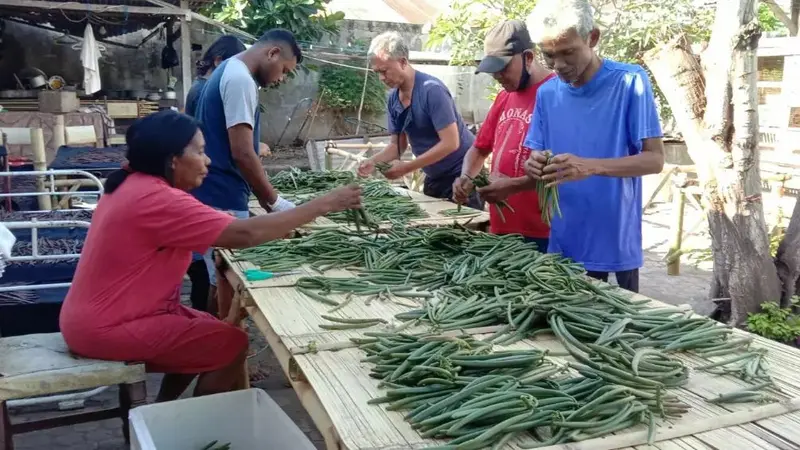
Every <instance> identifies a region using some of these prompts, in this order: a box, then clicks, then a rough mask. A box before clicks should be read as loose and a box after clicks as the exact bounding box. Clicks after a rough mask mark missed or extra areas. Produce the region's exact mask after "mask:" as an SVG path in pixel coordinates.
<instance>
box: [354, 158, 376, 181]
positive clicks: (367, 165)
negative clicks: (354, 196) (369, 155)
mask: <svg viewBox="0 0 800 450" xmlns="http://www.w3.org/2000/svg"><path fill="white" fill-rule="evenodd" d="M374 171H375V161H373V160H372V159H365V160H364V161H361V164H359V165H358V176H360V177H368V176H370V175H372V172H374Z"/></svg>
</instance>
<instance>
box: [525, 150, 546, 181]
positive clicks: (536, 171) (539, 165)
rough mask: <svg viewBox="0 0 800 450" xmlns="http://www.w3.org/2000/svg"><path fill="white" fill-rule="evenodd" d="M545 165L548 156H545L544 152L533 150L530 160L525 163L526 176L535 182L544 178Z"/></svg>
mask: <svg viewBox="0 0 800 450" xmlns="http://www.w3.org/2000/svg"><path fill="white" fill-rule="evenodd" d="M545 163H547V156H545V154H544V152H540V151H538V150H531V154H530V156H528V160H527V161H525V175H527V176H528V177H529V178H533V179H534V180H538V179H540V178H542V176H543V175H544V165H545Z"/></svg>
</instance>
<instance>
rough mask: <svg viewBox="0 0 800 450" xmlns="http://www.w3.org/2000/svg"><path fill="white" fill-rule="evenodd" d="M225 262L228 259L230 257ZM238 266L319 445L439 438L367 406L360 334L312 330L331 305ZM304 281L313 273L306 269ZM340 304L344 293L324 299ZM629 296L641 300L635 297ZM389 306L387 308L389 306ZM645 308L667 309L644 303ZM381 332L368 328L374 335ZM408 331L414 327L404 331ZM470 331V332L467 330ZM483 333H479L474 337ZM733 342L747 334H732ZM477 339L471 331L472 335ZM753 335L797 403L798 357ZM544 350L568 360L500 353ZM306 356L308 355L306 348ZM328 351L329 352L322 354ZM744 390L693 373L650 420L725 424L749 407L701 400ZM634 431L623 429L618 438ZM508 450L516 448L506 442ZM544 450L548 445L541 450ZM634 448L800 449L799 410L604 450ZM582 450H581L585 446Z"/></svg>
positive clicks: (370, 307)
mask: <svg viewBox="0 0 800 450" xmlns="http://www.w3.org/2000/svg"><path fill="white" fill-rule="evenodd" d="M225 257H226V258H227V259H228V260H229V261H231V255H230V253H226V254H225ZM248 264H249V263H246V262H231V267H232V270H231V271H229V273H228V274H227V276H228V279H229V280H230V281H231V282H232V283H234V285H237V284H238V285H241V286H242V287H244V288H246V289H247V292H248V294H249V296H250V299H251V304H250V307H249V308H248V310H249V311H250V312H251V315H252V316H253V319H254V321H255V323H256V324H257V326H258V327H259V329H260V331H262V332H263V333H264V334H265V336H266V337H267V341H268V342H269V345H270V347H272V348H273V350H274V351H275V352H276V355H278V359H279V361H280V362H281V365H282V367H283V368H284V370H285V371H286V372H287V374H288V375H289V376H290V378H291V379H292V384H293V386H294V387H295V389H296V390H297V392H298V395H299V396H300V398H301V401H303V404H304V407H305V408H306V410H307V411H308V412H309V414H310V415H311V416H312V419H313V420H314V422H315V423H316V424H317V426H318V428H319V429H320V431H321V432H322V434H323V436H325V438H326V445H327V446H328V448H330V449H340V448H341V449H350V450H379V449H380V450H393V449H398V450H399V449H408V448H411V449H416V448H425V447H429V446H434V445H436V444H437V442H438V441H435V440H431V439H424V438H422V437H421V436H420V435H419V434H418V433H416V432H415V431H414V430H413V429H412V428H411V427H410V426H409V424H408V423H406V422H405V421H404V420H403V415H402V413H395V412H390V411H386V410H385V408H383V407H382V406H374V405H369V404H367V401H368V400H370V399H372V398H376V397H379V396H382V395H383V394H382V390H381V389H379V388H378V383H377V380H374V379H372V378H370V377H369V376H368V373H369V370H370V368H371V365H370V364H367V363H362V362H361V358H363V356H364V355H363V354H362V352H361V351H360V350H359V349H357V348H355V347H353V346H352V344H350V343H349V339H350V337H356V336H360V335H361V334H362V333H363V331H365V330H348V331H326V330H322V329H320V328H319V325H320V324H322V323H328V322H327V321H325V320H324V319H322V318H321V317H320V315H321V314H327V313H328V312H329V310H330V309H331V308H332V307H331V306H328V305H324V304H322V303H319V302H317V301H315V300H312V299H311V298H309V297H307V296H306V295H304V294H302V293H300V292H298V291H297V290H296V289H294V288H293V287H291V284H292V283H293V282H294V281H296V277H295V279H294V280H293V279H292V278H290V277H283V278H276V279H272V280H268V281H260V282H243V281H242V280H244V279H245V278H244V276H243V272H244V270H246V269H247V268H249V267H250V266H248ZM306 272H308V273H309V274H312V273H313V274H315V275H316V273H314V272H312V271H311V270H310V269H306ZM325 275H326V276H348V275H352V272H349V271H347V270H337V271H329V272H326V274H325ZM329 297H330V298H332V299H335V300H337V301H344V296H338V295H331V296H329ZM636 297H637V298H644V297H642V296H639V295H636ZM395 300H396V301H395ZM651 305H652V306H653V307H659V308H660V307H670V305H666V304H664V303H661V302H659V301H656V300H651ZM414 307H417V305H415V304H414V301H413V300H410V299H406V298H403V299H389V300H381V301H375V300H373V301H371V302H367V301H366V298H365V297H354V298H353V300H351V301H350V302H349V303H348V304H347V305H346V306H344V307H343V308H341V309H339V310H338V311H336V312H334V313H332V314H335V315H339V316H340V317H348V318H382V319H384V320H386V321H389V322H391V321H392V319H393V316H394V315H395V314H397V313H399V312H402V311H406V310H408V309H410V308H414ZM385 326H386V325H380V326H377V327H374V328H372V329H370V330H372V331H380V330H381V327H385ZM409 331H415V330H409ZM467 331H468V332H470V331H472V332H477V331H478V330H467ZM483 331H484V332H485V331H486V330H483ZM735 333H737V334H740V335H749V333H745V332H743V331H738V330H737V331H735ZM483 336H484V335H483V334H475V337H477V338H481V337H483ZM749 336H750V337H753V338H754V341H753V344H752V348H765V349H767V350H768V354H767V361H768V362H769V367H770V373H771V374H772V376H773V378H774V380H775V383H776V385H777V386H778V387H779V388H780V389H781V391H782V395H783V398H784V399H787V400H791V399H797V398H800V350H798V349H795V348H791V347H787V346H784V345H781V344H778V343H776V342H773V341H770V340H767V339H764V338H761V337H758V336H753V335H749ZM526 347H528V348H530V347H535V348H539V349H549V350H551V354H555V355H556V356H551V358H552V359H553V360H554V361H556V362H558V361H561V362H565V361H567V360H569V358H568V357H564V356H558V355H564V354H565V352H564V348H563V347H562V345H561V343H560V342H559V341H558V340H557V339H556V338H555V337H554V336H552V335H548V334H545V335H541V336H539V337H537V338H536V339H534V340H525V341H522V342H520V343H517V344H514V345H512V346H510V347H509V348H526ZM309 349H313V350H312V351H309ZM331 349H333V350H331ZM673 356H675V357H678V358H679V359H681V360H683V361H684V362H685V363H686V365H687V367H689V368H693V367H696V366H698V365H701V364H703V363H706V362H707V360H705V359H703V358H701V357H699V356H697V355H694V354H688V353H676V354H673ZM744 386H745V383H744V382H743V381H741V380H739V379H737V378H734V377H731V376H720V375H712V374H709V373H707V372H700V371H695V370H692V372H691V375H690V377H689V381H688V383H687V384H686V385H685V386H683V387H681V388H678V389H671V390H670V391H671V392H673V393H675V394H677V395H678V396H679V397H680V398H681V400H683V401H684V402H685V403H687V404H688V405H690V406H691V409H690V411H689V412H688V413H686V414H685V415H684V416H682V417H681V418H679V419H675V420H674V421H671V422H663V421H662V422H659V423H660V425H659V426H660V427H673V428H674V427H677V426H681V425H683V424H691V423H694V422H698V421H701V420H703V419H709V418H719V420H720V421H722V420H723V419H724V418H725V417H728V416H729V415H730V414H732V413H734V412H737V411H745V410H748V409H752V408H754V407H755V406H756V405H753V404H750V403H746V404H724V405H715V404H711V403H708V402H706V399H710V398H714V397H716V396H717V395H719V394H721V393H726V392H731V391H735V390H738V389H741V388H742V387H744ZM632 430H635V429H629V430H625V431H624V432H622V433H621V434H625V433H628V432H629V431H632ZM507 448H508V449H517V448H519V447H518V446H517V445H515V444H514V443H512V444H510V445H509V446H507ZM548 448H549V447H548ZM552 448H553V449H556V448H558V449H563V450H577V449H583V448H585V447H582V446H580V443H578V444H564V445H561V446H554V447H552ZM613 448H627V449H631V448H634V449H636V450H645V449H663V450H679V449H683V450H701V449H709V450H711V449H719V450H728V449H731V450H751V449H752V450H768V449H769V450H772V449H781V450H789V449H800V412H792V413H789V414H783V415H779V416H775V417H770V418H767V419H764V420H759V421H757V422H751V423H745V424H741V425H736V426H729V427H724V428H720V429H714V430H711V431H707V432H703V433H698V434H695V435H691V436H686V437H682V438H677V439H672V440H669V441H663V442H657V443H656V444H655V445H653V446H636V447H613ZM587 450H588V448H587Z"/></svg>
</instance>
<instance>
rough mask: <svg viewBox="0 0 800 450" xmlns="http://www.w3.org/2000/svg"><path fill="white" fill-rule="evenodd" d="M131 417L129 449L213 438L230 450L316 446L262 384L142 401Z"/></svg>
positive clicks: (195, 449) (187, 449)
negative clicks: (167, 400) (214, 392)
mask: <svg viewBox="0 0 800 450" xmlns="http://www.w3.org/2000/svg"><path fill="white" fill-rule="evenodd" d="M129 417H130V430H131V450H200V449H202V448H203V447H204V446H206V445H207V444H208V443H210V442H211V441H215V440H216V441H218V443H220V444H225V443H230V444H231V446H230V449H231V450H315V447H314V445H313V444H312V443H311V441H310V440H309V439H308V437H306V435H305V434H304V433H303V432H302V431H301V430H300V428H298V427H297V425H295V423H294V422H292V419H290V418H289V416H287V415H286V413H284V412H283V410H282V409H281V407H280V406H278V404H277V403H275V401H274V400H272V399H271V398H270V397H269V395H267V393H266V392H264V391H262V390H261V389H247V390H243V391H235V392H228V393H225V394H217V395H208V396H205V397H196V398H189V399H185V400H176V401H174V402H166V403H156V404H153V405H147V406H141V407H139V408H136V409H133V410H131V412H130V415H129Z"/></svg>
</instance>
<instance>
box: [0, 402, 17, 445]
mask: <svg viewBox="0 0 800 450" xmlns="http://www.w3.org/2000/svg"><path fill="white" fill-rule="evenodd" d="M0 415H2V417H0V450H14V435H13V434H12V432H11V416H9V415H8V406H7V405H6V402H4V401H0Z"/></svg>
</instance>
